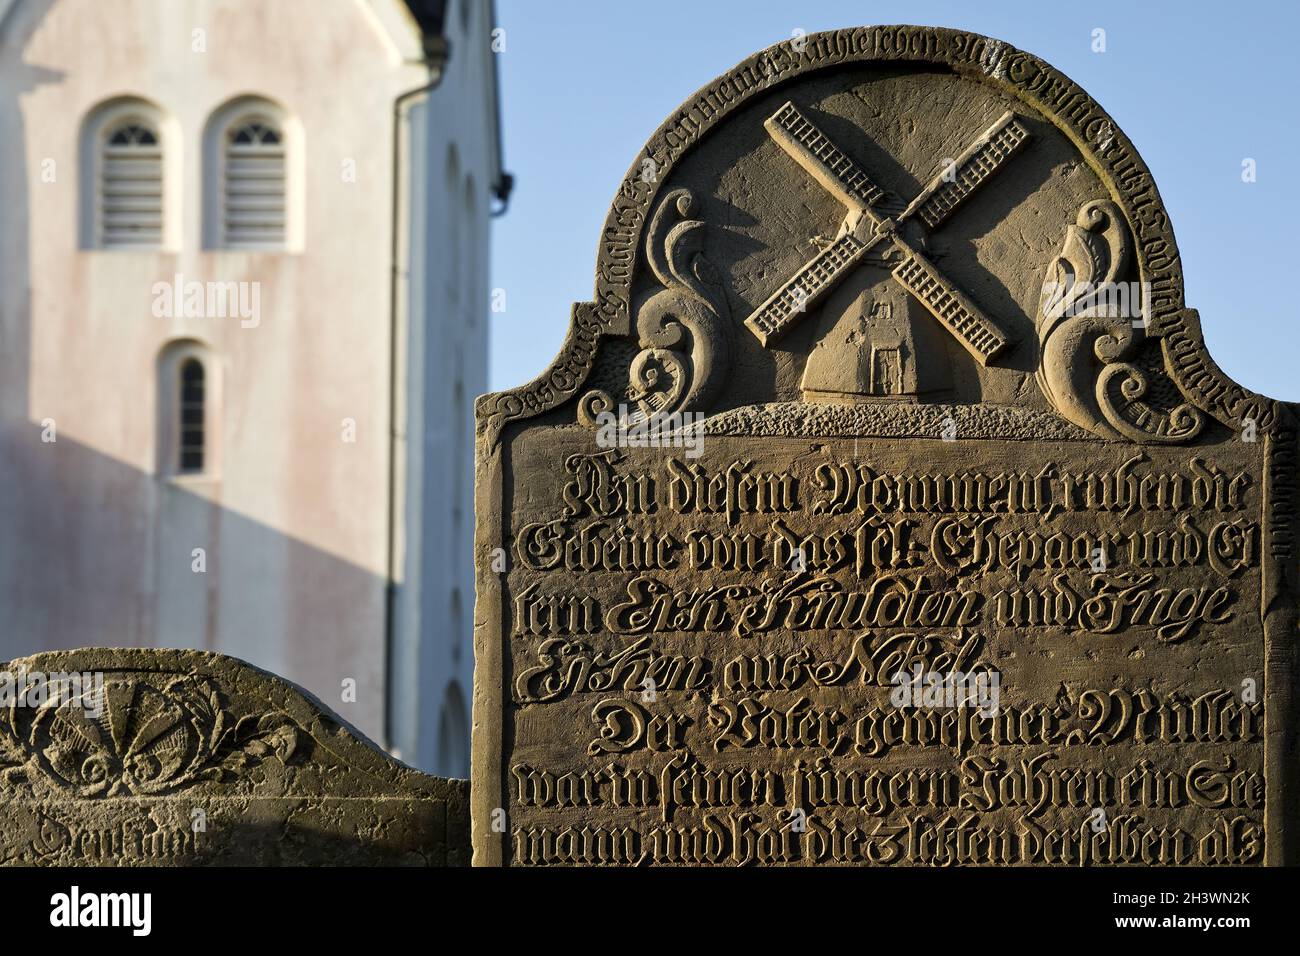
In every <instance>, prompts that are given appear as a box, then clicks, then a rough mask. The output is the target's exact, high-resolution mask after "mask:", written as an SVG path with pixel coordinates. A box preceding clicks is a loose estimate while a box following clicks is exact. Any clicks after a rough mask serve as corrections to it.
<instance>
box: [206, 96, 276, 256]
mask: <svg viewBox="0 0 1300 956" xmlns="http://www.w3.org/2000/svg"><path fill="white" fill-rule="evenodd" d="M223 167H224V168H223V176H222V187H221V224H222V227H221V228H222V232H221V239H222V245H224V246H227V247H241V246H242V247H268V246H270V247H276V246H283V245H284V243H285V222H286V205H287V203H286V198H285V151H284V135H283V132H282V130H281V128H280V125H279V124H278V123H277V122H276V121H275V120H273V119H271V118H270V117H268V116H262V115H257V116H244V117H240V118H238V119H236V120H235V121H234V122H233V123H231V124H230V125H229V126H228V127H227V128H226V136H225V153H224V157H223Z"/></svg>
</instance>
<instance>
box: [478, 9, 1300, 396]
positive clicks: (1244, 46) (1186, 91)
mask: <svg viewBox="0 0 1300 956" xmlns="http://www.w3.org/2000/svg"><path fill="white" fill-rule="evenodd" d="M497 5H498V6H497V18H498V21H499V24H500V26H501V27H502V28H503V29H504V30H505V31H506V32H505V50H504V52H502V53H500V54H499V56H500V57H501V59H500V68H501V78H502V110H503V118H502V122H503V126H504V131H505V154H506V163H507V166H508V168H509V169H510V171H511V172H513V173H514V174H515V178H516V185H515V193H514V196H513V198H512V200H511V204H510V210H509V212H508V214H507V215H505V216H504V217H502V218H500V219H497V220H495V221H494V235H493V243H492V245H493V262H492V284H493V286H494V287H497V288H501V289H504V290H505V293H506V300H505V301H506V310H505V311H504V312H501V313H495V314H493V315H492V316H491V322H492V363H491V375H490V380H491V385H492V388H493V389H494V390H495V389H502V388H511V387H514V386H516V385H521V384H523V383H524V382H526V381H528V380H530V379H532V378H533V377H534V376H536V375H537V374H538V373H539V372H541V371H542V370H543V369H545V368H546V367H547V366H548V365H549V364H550V362H551V359H552V358H553V357H554V355H555V353H556V352H557V351H558V350H559V347H560V344H561V343H562V341H563V339H564V334H565V329H566V326H567V323H568V318H569V306H570V304H571V303H572V302H574V301H577V300H580V299H588V298H590V297H591V291H592V278H593V274H594V269H595V253H596V240H597V237H598V235H599V232H600V228H601V226H602V224H603V222H604V218H605V213H606V211H607V210H608V208H609V203H610V201H611V200H612V199H613V197H614V192H615V190H616V188H617V186H618V183H619V182H620V180H621V179H622V177H623V175H624V173H625V172H626V171H627V168H628V166H629V165H631V162H632V159H633V158H634V157H635V156H636V155H637V153H638V152H639V151H640V149H641V146H642V145H643V144H644V142H645V140H646V139H647V138H648V137H649V135H650V134H651V133H652V132H653V131H654V130H655V129H656V128H657V127H658V126H659V124H660V123H661V122H662V121H663V120H664V118H665V117H666V116H667V115H668V114H669V113H670V112H671V111H672V110H673V109H674V108H675V107H677V106H678V105H679V104H680V103H681V102H682V101H683V100H684V99H686V97H687V96H688V95H689V94H691V93H692V92H693V91H695V90H696V89H698V88H699V87H700V86H702V85H704V84H705V83H706V82H708V81H709V80H710V79H712V78H713V77H715V76H717V75H718V74H720V73H722V72H724V71H726V70H727V69H729V68H730V67H731V66H733V65H734V64H735V63H737V62H739V61H740V60H742V59H744V58H745V57H746V56H748V55H749V54H750V53H753V52H754V51H756V50H759V49H762V48H763V47H766V46H770V45H771V44H773V43H776V42H780V41H782V40H788V39H790V37H791V35H792V32H793V31H794V30H796V29H802V30H804V31H806V32H808V33H812V32H815V31H818V30H827V29H832V28H836V27H846V26H858V25H863V24H872V23H915V24H926V25H935V26H948V27H956V28H961V29H966V30H974V31H977V32H980V33H984V34H987V35H989V36H994V37H997V38H999V39H1002V40H1006V41H1008V42H1009V43H1011V44H1013V45H1014V46H1017V47H1020V48H1021V49H1023V50H1027V51H1029V52H1031V53H1034V54H1036V55H1037V56H1039V57H1041V58H1042V59H1044V60H1046V61H1047V62H1049V63H1051V64H1052V65H1053V66H1055V67H1056V68H1057V69H1060V70H1062V71H1063V72H1064V73H1065V74H1066V75H1068V76H1069V77H1071V78H1072V79H1073V80H1075V81H1076V82H1077V83H1079V84H1080V85H1081V86H1083V88H1084V89H1086V90H1087V91H1088V92H1089V93H1091V94H1092V96H1093V97H1094V98H1095V99H1096V100H1097V101H1098V102H1099V103H1101V105H1102V106H1103V107H1104V108H1105V109H1106V110H1107V111H1108V112H1109V113H1110V114H1111V116H1113V117H1114V118H1115V120H1116V122H1118V124H1119V126H1120V128H1121V129H1123V130H1124V132H1125V133H1127V134H1128V136H1129V138H1131V139H1132V140H1133V142H1134V143H1135V144H1136V145H1137V148H1138V150H1139V151H1140V152H1141V153H1142V155H1143V157H1144V158H1145V159H1146V162H1147V164H1148V166H1150V168H1151V170H1152V172H1153V174H1154V175H1155V179H1156V184H1157V185H1158V186H1159V188H1160V192H1161V195H1162V196H1163V198H1164V201H1165V205H1166V207H1167V208H1168V210H1169V215H1170V218H1171V220H1172V222H1173V226H1174V232H1175V235H1176V236H1177V238H1178V246H1179V251H1180V252H1181V254H1182V259H1183V268H1184V272H1185V274H1186V288H1187V304H1188V305H1189V306H1190V307H1191V308H1195V309H1198V310H1199V311H1200V313H1201V321H1202V324H1203V327H1204V330H1205V338H1206V341H1207V343H1208V345H1209V349H1210V353H1211V355H1213V356H1214V358H1215V360H1216V361H1217V362H1218V364H1219V365H1220V367H1221V368H1223V370H1224V371H1225V372H1227V374H1228V375H1229V376H1231V377H1232V378H1234V379H1236V380H1237V381H1238V382H1240V383H1242V384H1243V385H1246V386H1247V387H1249V388H1252V389H1255V390H1256V391H1260V392H1263V393H1265V394H1266V395H1269V396H1271V397H1273V398H1280V399H1285V400H1288V401H1300V322H1297V312H1298V311H1300V305H1297V303H1296V301H1295V300H1294V299H1293V298H1292V297H1291V296H1290V295H1289V294H1287V292H1286V291H1285V283H1286V282H1288V281H1289V280H1290V279H1291V278H1292V277H1293V276H1296V275H1297V274H1300V262H1297V261H1296V259H1295V257H1294V255H1293V253H1292V249H1291V246H1292V244H1293V243H1294V242H1296V241H1297V238H1298V237H1297V233H1296V231H1295V224H1296V222H1297V215H1298V214H1300V199H1298V198H1297V189H1296V181H1295V174H1296V170H1295V168H1294V164H1295V163H1296V161H1297V159H1300V131H1298V126H1300V124H1297V119H1298V118H1300V106H1298V105H1297V99H1296V87H1297V83H1296V79H1297V75H1298V74H1300V66H1297V54H1296V52H1295V38H1296V36H1297V35H1300V2H1296V0H1263V2H1260V0H1255V2H1251V3H1238V4H1233V5H1226V4H1223V3H1215V4H1211V3H1209V2H1206V0H1140V2H1139V0H1126V2H1115V0H1096V2H1092V3H1086V4H1085V3H1081V4H1064V3H1057V2H1049V0H1037V2H1021V0H984V2H978V3H972V2H970V0H965V2H948V0H906V2H879V0H876V2H863V0H859V2H848V0H802V2H798V3H795V2H791V0H656V2H653V3H651V2H645V0H617V2H615V0H552V2H542V0H497ZM1099 27H1100V28H1102V29H1104V30H1105V31H1106V51H1105V52H1104V53H1094V52H1093V51H1092V40H1093V31H1094V30H1095V29H1096V28H1099ZM1248 158H1249V159H1253V160H1254V161H1255V169H1256V181H1255V182H1253V183H1244V182H1243V181H1242V162H1243V160H1244V159H1248Z"/></svg>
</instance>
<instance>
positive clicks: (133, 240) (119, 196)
mask: <svg viewBox="0 0 1300 956" xmlns="http://www.w3.org/2000/svg"><path fill="white" fill-rule="evenodd" d="M98 186H99V202H98V204H97V205H98V216H97V220H98V230H97V233H98V244H99V245H100V246H103V247H121V246H160V245H162V240H163V153H162V141H161V136H160V134H159V131H158V127H157V125H155V124H154V123H153V122H151V121H150V120H149V119H147V118H145V117H142V116H130V117H127V118H124V119H121V120H118V121H116V122H114V123H112V124H111V125H108V126H106V128H105V130H104V136H103V140H102V145H101V147H100V157H99V182H98Z"/></svg>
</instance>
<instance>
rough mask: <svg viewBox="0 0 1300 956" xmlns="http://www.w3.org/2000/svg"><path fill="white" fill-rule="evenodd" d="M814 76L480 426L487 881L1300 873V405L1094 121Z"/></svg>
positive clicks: (686, 189) (856, 71) (628, 233)
mask: <svg viewBox="0 0 1300 956" xmlns="http://www.w3.org/2000/svg"><path fill="white" fill-rule="evenodd" d="M807 40H808V42H807V45H806V46H804V47H801V48H800V49H797V50H796V49H794V48H793V47H792V46H791V45H790V44H782V45H779V46H777V47H774V48H772V49H770V50H767V51H764V52H763V53H760V54H758V55H756V56H755V57H752V58H751V59H750V60H747V61H746V62H745V63H743V64H741V65H740V66H738V67H737V68H736V69H735V70H733V71H731V72H730V73H728V74H727V75H726V76H724V77H723V78H721V79H719V80H718V81H716V82H715V83H714V84H711V85H710V86H709V87H706V88H705V89H704V90H702V91H701V92H700V93H698V94H696V96H695V97H694V98H693V99H692V100H691V101H689V102H688V103H687V104H686V105H684V106H683V107H682V109H681V110H680V111H679V112H678V113H676V114H674V115H673V116H672V117H671V118H670V119H669V121H668V122H667V123H666V124H665V126H664V127H663V128H661V130H660V131H659V132H658V133H656V134H655V136H654V137H652V138H651V140H650V142H649V143H648V144H647V146H646V149H645V151H644V153H643V155H642V156H641V157H638V159H637V160H636V162H634V164H633V166H632V169H631V171H630V172H629V174H628V178H627V180H626V181H625V182H624V184H623V187H622V190H621V192H620V195H619V197H618V198H617V199H616V201H615V204H614V207H613V209H612V210H611V212H610V217H609V220H608V223H607V226H606V230H605V233H604V236H603V239H602V244H601V247H600V255H599V261H598V265H597V288H596V298H595V301H594V302H592V303H580V304H578V305H577V306H575V308H574V315H573V326H572V329H571V331H570V336H569V339H568V341H567V342H566V345H565V349H564V351H563V352H562V353H561V355H560V356H559V357H558V359H557V360H556V363H555V364H554V365H553V366H552V368H551V369H550V370H549V371H548V372H546V373H545V374H544V375H543V376H542V377H541V378H539V379H537V380H536V381H535V382H534V383H532V384H531V385H529V386H526V387H524V388H522V389H518V390H516V391H513V392H505V393H500V394H496V395H489V396H485V397H484V398H483V399H481V400H480V402H479V405H478V424H479V474H478V492H477V494H478V504H479V510H478V544H477V548H478V551H477V561H478V580H479V595H478V614H477V636H476V652H477V671H476V690H475V735H476V736H475V754H474V779H473V781H472V796H471V801H472V821H473V830H474V859H475V862H476V863H478V864H487V865H492V864H502V863H505V864H517V865H539V866H543V865H628V866H630V865H655V864H658V865H689V866H701V865H729V866H738V865H753V864H758V865H823V864H826V865H843V864H866V865H903V866H910V865H954V864H961V865H1044V864H1046V865H1062V866H1080V865H1103V866H1104V865H1138V866H1149V865H1193V866H1201V865H1204V866H1210V865H1215V866H1218V865H1259V864H1264V863H1283V862H1287V861H1292V860H1294V851H1293V844H1294V839H1295V838H1294V835H1293V833H1294V829H1295V826H1294V824H1295V822H1296V821H1295V804H1294V796H1293V795H1294V793H1295V790H1296V786H1295V781H1294V776H1295V771H1294V769H1293V767H1294V764H1295V761H1294V759H1293V757H1294V749H1293V748H1294V744H1293V736H1292V731H1291V729H1290V728H1291V722H1290V714H1291V700H1292V697H1293V693H1292V691H1293V682H1294V677H1293V673H1294V671H1293V667H1292V661H1293V650H1292V647H1293V644H1294V634H1295V630H1296V617H1295V591H1294V585H1295V582H1294V577H1295V568H1294V557H1293V552H1292V547H1293V541H1294V533H1295V529H1294V524H1295V508H1294V500H1293V499H1294V488H1295V482H1296V475H1295V470H1294V460H1295V458H1294V455H1295V430H1294V424H1293V422H1294V418H1293V410H1292V409H1291V408H1290V407H1289V406H1286V405H1284V404H1282V403H1278V402H1273V401H1271V400H1269V399H1266V398H1263V397H1261V396H1257V395H1253V394H1251V393H1249V392H1247V391H1245V390H1244V389H1242V388H1241V387H1239V386H1237V385H1235V384H1234V383H1232V382H1230V381H1228V380H1227V379H1225V378H1224V377H1223V376H1222V375H1221V374H1220V373H1219V371H1218V370H1217V368H1216V367H1215V366H1214V365H1213V363H1212V362H1211V361H1210V359H1209V357H1208V356H1207V355H1206V354H1205V351H1204V347H1203V345H1202V343H1201V340H1200V332H1199V322H1198V319H1197V317H1196V314H1195V313H1194V312H1192V311H1190V310H1188V309H1186V308H1185V307H1184V305H1183V302H1182V277H1181V272H1180V270H1179V265H1178V258H1177V253H1176V248H1175V246H1174V242H1173V235H1172V232H1171V231H1170V228H1169V223H1168V219H1167V217H1166V216H1165V214H1164V213H1163V211H1162V208H1161V206H1160V202H1159V197H1158V194H1157V193H1156V191H1155V187H1154V184H1153V183H1152V182H1151V180H1150V177H1149V174H1148V173H1147V172H1146V169H1145V167H1144V166H1143V165H1142V162H1141V159H1140V158H1139V157H1138V156H1137V154H1136V152H1135V151H1134V149H1133V147H1132V145H1131V143H1130V142H1129V141H1128V140H1127V138H1125V137H1124V135H1123V134H1122V133H1121V132H1120V131H1119V130H1118V129H1117V128H1116V127H1115V126H1114V125H1113V123H1112V122H1111V121H1110V120H1109V118H1108V117H1106V115H1105V114H1104V113H1103V112H1102V111H1101V108H1100V107H1098V106H1097V105H1096V104H1095V103H1093V102H1092V100H1091V99H1089V98H1088V97H1087V95H1086V94H1084V93H1083V92H1082V91H1081V90H1079V89H1078V87H1077V86H1074V84H1072V83H1071V82H1070V81H1069V80H1067V79H1066V78H1065V77H1063V76H1061V75H1060V74H1059V73H1057V72H1056V71H1055V70H1053V69H1052V68H1051V67H1048V66H1047V65H1046V64H1044V63H1042V62H1041V61H1038V60H1036V59H1035V58H1033V57H1031V56H1029V55H1027V54H1024V53H1022V52H1020V51H1017V50H1014V49H1013V48H1011V47H1009V46H1006V45H1005V44H1001V43H998V42H997V41H993V40H989V39H987V38H984V37H976V36H972V35H970V34H963V33H959V32H956V31H949V30H940V29H928V28H915V27H874V28H863V29H861V30H847V31H840V32H837V33H830V34H819V35H816V36H813V37H809V38H807ZM900 197H901V198H900Z"/></svg>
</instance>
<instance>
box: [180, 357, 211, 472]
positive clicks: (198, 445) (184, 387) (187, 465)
mask: <svg viewBox="0 0 1300 956" xmlns="http://www.w3.org/2000/svg"><path fill="white" fill-rule="evenodd" d="M204 378H205V376H204V372H203V363H202V362H200V361H199V360H198V359H197V358H187V359H185V361H184V362H182V363H181V368H180V376H179V379H180V381H179V383H178V385H179V388H180V395H179V401H178V402H177V405H176V407H177V409H178V411H179V414H180V422H179V423H178V424H179V429H178V433H177V443H176V448H177V452H178V455H179V458H178V460H177V466H176V470H177V472H179V473H180V474H194V473H195V472H201V471H202V470H203V459H204V451H205V444H204V438H205V429H204V424H205V415H206V396H205V394H204V384H205V383H204Z"/></svg>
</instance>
